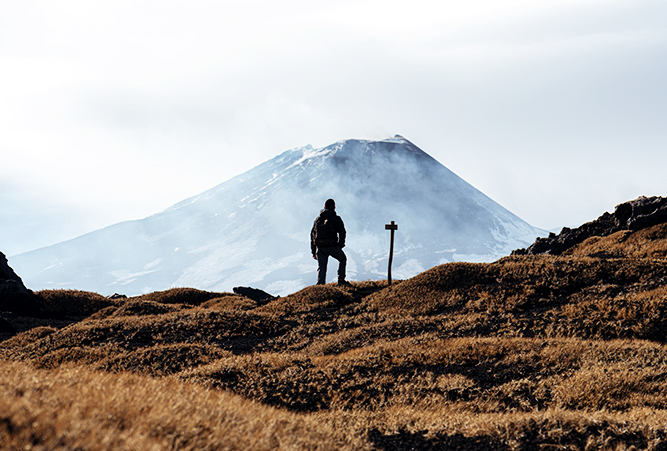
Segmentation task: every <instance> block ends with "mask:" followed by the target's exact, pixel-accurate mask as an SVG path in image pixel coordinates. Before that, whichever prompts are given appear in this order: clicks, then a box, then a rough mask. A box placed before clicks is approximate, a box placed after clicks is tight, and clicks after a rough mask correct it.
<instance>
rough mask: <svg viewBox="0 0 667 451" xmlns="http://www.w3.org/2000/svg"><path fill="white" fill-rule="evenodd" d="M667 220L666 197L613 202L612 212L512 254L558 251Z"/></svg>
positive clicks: (553, 253)
mask: <svg viewBox="0 0 667 451" xmlns="http://www.w3.org/2000/svg"><path fill="white" fill-rule="evenodd" d="M665 222H667V197H659V196H654V197H644V196H640V197H638V198H637V199H635V200H631V201H629V202H624V203H622V204H620V205H617V206H616V209H615V210H614V213H608V212H605V213H604V214H603V215H602V216H600V217H599V218H597V219H596V220H595V221H591V222H587V223H586V224H583V225H581V226H580V227H577V228H576V229H570V228H568V227H563V229H562V230H561V232H560V233H559V234H558V235H556V234H555V233H550V234H549V236H548V237H546V238H538V239H537V240H535V242H534V243H533V244H531V245H530V246H529V247H528V248H527V249H517V250H515V251H513V252H512V255H535V254H551V255H559V254H562V253H563V252H565V251H566V250H568V249H570V248H571V247H573V246H576V245H577V244H579V243H582V242H583V241H584V240H586V239H588V238H590V237H592V236H600V237H603V236H608V235H611V234H612V233H616V232H619V231H621V230H632V231H637V230H641V229H645V228H648V227H652V226H654V225H657V224H662V223H665Z"/></svg>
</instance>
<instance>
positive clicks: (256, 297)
mask: <svg viewBox="0 0 667 451" xmlns="http://www.w3.org/2000/svg"><path fill="white" fill-rule="evenodd" d="M234 293H236V294H240V295H241V296H245V297H247V298H248V299H252V300H253V301H255V302H257V303H258V304H260V305H263V304H267V303H268V302H269V301H272V300H274V299H277V298H279V297H280V296H273V295H272V294H269V293H267V292H266V291H264V290H260V289H258V288H251V287H234Z"/></svg>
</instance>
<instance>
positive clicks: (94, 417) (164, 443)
mask: <svg viewBox="0 0 667 451" xmlns="http://www.w3.org/2000/svg"><path fill="white" fill-rule="evenodd" d="M0 412H1V413H0V448H1V449H3V450H19V449H21V450H24V449H32V450H72V449H77V450H149V449H165V450H167V449H179V450H221V449H229V450H249V449H253V450H274V449H278V450H280V449H283V450H288V449H289V450H292V449H311V450H331V449H369V448H370V447H369V446H368V445H367V444H366V443H364V440H361V439H359V438H355V437H354V436H350V435H347V434H345V433H344V432H342V431H337V430H335V429H333V428H332V427H330V426H328V425H326V424H323V423H321V422H319V421H317V419H314V418H308V417H303V416H298V415H295V414H292V413H289V412H285V411H280V410H276V409H272V408H270V407H266V406H262V405H260V404H257V403H254V402H252V401H248V400H244V399H242V398H240V397H238V396H234V395H231V394H226V393H221V392H215V391H210V390H205V389H203V388H201V387H197V386H192V385H188V384H183V383H179V382H176V381H173V380H168V379H162V380H157V379H153V378H148V377H140V376H136V375H132V374H128V373H125V374H111V373H106V374H105V373H98V372H92V371H89V370H87V369H85V368H80V367H76V368H61V369H58V370H52V371H45V370H35V369H32V368H31V367H30V366H28V365H25V364H21V363H12V362H4V361H0Z"/></svg>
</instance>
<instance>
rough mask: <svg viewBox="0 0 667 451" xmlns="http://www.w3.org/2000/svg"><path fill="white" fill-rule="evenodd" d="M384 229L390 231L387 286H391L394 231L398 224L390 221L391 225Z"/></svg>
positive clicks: (386, 225) (385, 226)
mask: <svg viewBox="0 0 667 451" xmlns="http://www.w3.org/2000/svg"><path fill="white" fill-rule="evenodd" d="M384 229H385V230H391V241H390V243H389V271H388V274H387V276H388V277H387V278H388V280H389V285H391V261H392V260H393V259H394V231H395V230H398V224H394V221H391V224H385V225H384Z"/></svg>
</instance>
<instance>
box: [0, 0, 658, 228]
mask: <svg viewBox="0 0 667 451" xmlns="http://www.w3.org/2000/svg"><path fill="white" fill-rule="evenodd" d="M666 19H667V6H665V5H664V3H662V2H659V1H642V0H640V1H627V0H625V1H612V2H610V1H601V0H587V1H581V0H578V1H569V0H568V1H547V2H530V1H522V0H511V1H509V0H508V1H502V2H491V1H482V0H479V1H472V2H453V1H444V2H433V1H421V0H420V1H415V2H410V3H409V6H408V4H406V3H405V2H396V1H385V2H379V1H374V0H366V1H354V2H353V1H347V0H345V1H341V2H335V3H331V2H326V3H325V2H312V1H311V2H305V1H280V2H275V1H273V2H269V1H245V2H237V1H223V2H213V1H203V0H198V1H191V2H181V1H166V2H160V3H159V4H158V3H157V2H155V1H154V0H143V1H132V2H130V1H125V0H122V1H117V2H93V3H91V2H82V1H67V0H65V1H62V2H46V1H23V2H5V3H3V4H2V5H0V25H1V26H2V28H1V29H2V30H3V31H2V34H0V64H2V67H3V71H2V72H1V73H0V98H1V99H2V101H1V102H0V125H1V127H2V134H0V152H2V157H3V160H4V162H5V164H3V165H1V166H0V177H3V179H4V180H11V181H12V183H16V186H23V187H26V186H32V187H33V188H35V189H36V190H38V191H39V193H40V194H39V196H37V197H39V198H40V199H44V200H45V201H47V200H48V199H50V200H51V203H54V204H55V203H58V202H60V200H62V199H66V204H67V205H71V206H72V208H73V210H72V212H73V214H72V217H73V218H74V217H77V218H78V213H75V212H78V211H88V212H89V214H90V215H91V216H96V217H98V218H101V217H104V218H105V220H109V221H111V222H117V221H120V220H125V219H131V218H132V217H142V216H147V215H149V214H151V213H154V212H156V211H159V210H160V209H163V208H165V207H167V206H168V205H170V204H172V203H175V202H177V201H179V200H181V199H183V198H185V197H188V196H191V195H194V194H196V193H198V192H201V191H203V190H205V189H207V188H209V187H211V186H214V185H216V184H217V183H220V182H222V181H224V180H226V179H229V178H230V177H232V176H234V175H236V174H239V173H241V172H243V171H245V170H248V169H250V168H252V167H254V166H255V165H257V164H259V163H261V162H263V161H266V160H268V159H269V158H271V157H273V156H275V155H277V154H278V153H280V152H282V151H283V150H286V149H288V148H293V147H297V146H301V145H305V144H308V143H310V144H313V145H314V146H316V147H321V146H325V145H328V144H330V143H332V142H334V141H337V140H339V139H344V138H371V139H373V138H385V137H387V136H391V135H393V134H396V133H400V134H402V135H404V136H406V137H407V138H409V139H410V140H412V141H413V142H415V143H416V144H417V145H419V146H420V147H421V148H423V149H424V150H425V151H427V152H428V153H430V154H432V155H433V156H434V157H436V158H437V159H438V160H439V161H440V162H442V163H443V164H444V165H445V166H447V167H449V168H450V169H452V170H453V171H454V172H456V173H457V174H459V175H460V176H462V177H463V178H464V179H466V180H467V181H468V182H470V183H471V184H472V185H474V186H475V187H477V188H479V189H481V190H482V191H483V192H484V193H486V194H487V195H489V196H490V197H492V198H493V199H494V200H496V201H498V202H499V203H501V204H502V205H504V206H506V207H508V208H509V209H510V210H511V211H513V212H514V213H516V214H518V215H519V216H521V217H522V218H524V219H526V220H528V221H529V222H531V223H533V224H534V225H536V226H539V227H543V228H550V227H555V226H557V225H559V224H560V225H565V224H572V223H577V222H579V223H580V222H583V221H585V220H589V219H593V217H594V216H596V215H598V214H600V213H601V212H602V211H601V210H602V209H603V208H612V207H613V205H614V204H615V203H618V202H621V201H624V200H628V199H629V198H632V197H636V196H637V195H639V194H646V195H651V194H660V193H662V192H664V191H665V189H666V188H667V187H666V186H665V183H667V182H664V181H663V180H664V177H662V176H661V174H660V171H659V169H658V168H660V167H664V164H665V163H666V162H667V161H665V159H666V158H667V157H666V156H663V155H664V151H663V148H664V146H663V144H662V143H664V141H665V133H666V132H665V131H664V126H663V124H664V123H665V119H666V118H665V115H666V112H667V107H665V105H667V103H666V102H665V100H667V99H666V97H667V89H666V88H665V85H664V82H663V80H664V79H665V75H667V74H665V72H666V71H667V70H666V69H667V63H665V61H667V58H665V57H666V56H667V55H665V52H667V45H666V44H667V30H666V29H665V27H664V25H663V24H664V23H666V22H665V20H666ZM646 162H650V164H649V163H646ZM628 168H632V170H633V171H635V172H636V174H631V173H630V171H629V170H627V169H628ZM12 186H13V185H12ZM6 189H8V190H10V191H11V190H12V187H11V186H8V187H7V188H6ZM581 193H585V194H584V195H583V196H582V194H581ZM32 198H34V197H28V198H26V199H32ZM26 202H29V201H28V200H27V201H26ZM65 216H66V215H65ZM114 218H116V219H114ZM54 220H56V218H55V217H54ZM57 220H58V221H63V220H64V219H62V218H57ZM77 221H78V219H77ZM98 222H99V221H98ZM98 222H95V223H98ZM70 224H71V225H72V224H74V221H71V222H70ZM63 227H65V226H63ZM54 239H55V238H54Z"/></svg>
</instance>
